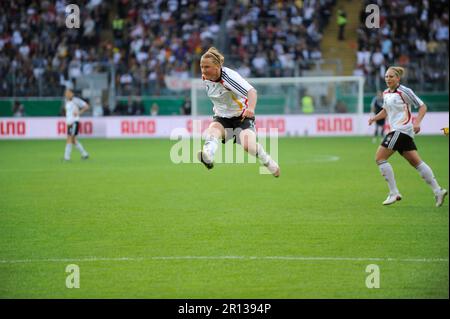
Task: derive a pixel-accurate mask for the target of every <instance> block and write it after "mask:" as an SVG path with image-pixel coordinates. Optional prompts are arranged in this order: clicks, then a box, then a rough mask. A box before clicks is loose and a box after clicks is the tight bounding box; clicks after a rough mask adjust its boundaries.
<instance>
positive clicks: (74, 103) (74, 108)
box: [64, 96, 87, 125]
mask: <svg viewBox="0 0 450 319" xmlns="http://www.w3.org/2000/svg"><path fill="white" fill-rule="evenodd" d="M64 102H65V103H64V108H65V109H66V124H67V125H72V124H73V123H74V122H76V121H79V120H80V109H81V108H83V107H85V106H86V105H87V103H86V102H85V101H83V100H82V99H80V98H78V97H75V96H74V97H73V98H72V99H71V100H67V99H65V101H64ZM74 113H76V114H77V115H76V116H75V115H74Z"/></svg>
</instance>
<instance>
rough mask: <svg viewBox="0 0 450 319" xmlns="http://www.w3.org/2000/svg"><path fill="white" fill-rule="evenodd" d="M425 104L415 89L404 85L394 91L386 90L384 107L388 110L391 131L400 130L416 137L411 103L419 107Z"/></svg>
mask: <svg viewBox="0 0 450 319" xmlns="http://www.w3.org/2000/svg"><path fill="white" fill-rule="evenodd" d="M423 104H424V103H423V101H422V100H421V99H419V97H418V96H417V95H416V94H415V93H414V92H413V90H411V89H410V88H407V87H406V86H404V85H399V86H398V87H397V88H396V89H395V90H394V91H393V92H391V91H390V90H389V89H387V90H385V91H384V92H383V108H384V109H385V110H386V112H387V116H388V121H389V125H390V126H391V131H400V132H402V133H405V134H408V135H409V136H411V137H412V138H414V130H413V124H412V116H411V105H413V106H414V107H415V108H416V109H417V108H419V107H420V106H421V105H423Z"/></svg>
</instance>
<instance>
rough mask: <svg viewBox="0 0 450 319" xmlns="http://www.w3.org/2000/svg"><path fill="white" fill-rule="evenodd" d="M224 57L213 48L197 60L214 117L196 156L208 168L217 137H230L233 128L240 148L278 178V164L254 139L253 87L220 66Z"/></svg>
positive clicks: (236, 74)
mask: <svg viewBox="0 0 450 319" xmlns="http://www.w3.org/2000/svg"><path fill="white" fill-rule="evenodd" d="M224 60H225V59H224V57H223V55H222V54H221V53H220V52H219V51H218V50H217V49H216V48H214V47H211V48H210V49H209V50H208V51H207V52H206V53H205V54H203V56H202V58H201V60H200V68H201V71H202V79H203V81H204V84H205V87H206V91H207V95H208V97H209V98H210V99H211V101H212V103H213V105H214V107H213V110H214V117H213V122H212V123H211V124H210V126H209V127H208V129H207V130H206V133H205V144H204V145H203V150H202V151H200V152H199V153H198V159H199V160H200V161H201V162H202V163H203V164H204V165H205V166H206V167H207V168H208V169H211V168H213V166H214V154H215V153H216V151H217V148H218V147H219V140H222V143H224V142H225V140H227V139H228V138H230V137H231V136H228V135H229V134H230V130H233V135H234V137H235V138H236V141H237V142H238V143H239V144H241V145H242V147H243V148H244V150H245V151H246V152H248V153H249V154H251V155H253V156H256V157H257V158H258V159H259V161H260V162H261V163H262V164H263V165H264V166H266V167H267V168H268V170H269V171H270V172H271V173H272V175H273V176H275V177H278V176H280V167H279V166H278V164H277V163H276V162H275V161H274V160H273V159H272V158H271V157H270V156H269V155H268V154H267V153H266V152H265V150H264V148H263V147H262V146H261V144H259V143H257V142H256V132H255V107H256V101H257V93H256V90H255V88H253V86H251V85H250V84H249V83H248V82H247V81H246V80H245V79H243V78H242V77H241V76H240V75H239V74H238V73H237V72H236V71H234V70H231V69H229V68H226V67H224V66H223V63H224ZM226 129H227V130H226Z"/></svg>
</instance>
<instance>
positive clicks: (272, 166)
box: [264, 159, 280, 177]
mask: <svg viewBox="0 0 450 319" xmlns="http://www.w3.org/2000/svg"><path fill="white" fill-rule="evenodd" d="M264 166H265V167H267V169H268V170H269V172H271V173H272V175H273V176H275V177H279V176H280V167H279V166H278V164H277V163H276V162H275V161H274V160H273V159H270V160H269V161H268V162H267V163H266V164H264Z"/></svg>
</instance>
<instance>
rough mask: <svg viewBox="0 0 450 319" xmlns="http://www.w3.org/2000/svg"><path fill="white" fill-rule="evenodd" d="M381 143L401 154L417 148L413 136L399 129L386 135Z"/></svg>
mask: <svg viewBox="0 0 450 319" xmlns="http://www.w3.org/2000/svg"><path fill="white" fill-rule="evenodd" d="M381 145H382V146H384V147H386V148H388V149H390V150H394V151H398V152H399V153H400V154H402V153H403V152H407V151H415V150H417V146H416V144H415V143H414V140H413V138H412V137H411V136H409V135H408V134H405V133H401V132H399V131H392V132H390V133H389V134H388V135H386V136H385V137H384V139H383V141H382V142H381Z"/></svg>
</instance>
